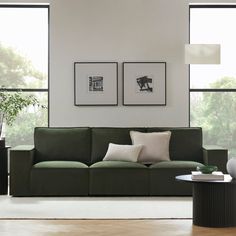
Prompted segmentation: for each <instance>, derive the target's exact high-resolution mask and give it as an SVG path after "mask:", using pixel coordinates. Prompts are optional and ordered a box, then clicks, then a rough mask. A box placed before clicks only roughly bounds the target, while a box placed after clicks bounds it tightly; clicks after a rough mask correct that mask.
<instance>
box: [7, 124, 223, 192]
mask: <svg viewBox="0 0 236 236" xmlns="http://www.w3.org/2000/svg"><path fill="white" fill-rule="evenodd" d="M131 130H135V131H140V132H162V131H166V130H170V131H171V139H170V148H169V151H170V158H171V161H162V162H158V163H155V164H152V165H144V164H140V163H134V162H124V161H102V160H103V158H104V156H105V154H106V152H107V148H108V145H109V143H115V144H131V139H130V134H129V132H130V131H131ZM226 162H227V150H225V149H220V148H218V147H207V148H206V147H202V129H201V128H157V127H156V128H131V127H130V128H112V127H110V128H100V127H99V128H98V127H96V128H89V127H78V128H41V127H38V128H35V132H34V146H17V147H15V148H12V149H11V151H10V195H12V196H181V195H182V196H183V195H191V185H189V184H186V183H181V182H178V181H175V176H176V175H181V174H189V173H190V172H191V171H192V170H195V169H196V167H197V166H200V165H202V164H214V165H217V166H218V168H219V169H220V170H222V171H223V172H225V166H226Z"/></svg>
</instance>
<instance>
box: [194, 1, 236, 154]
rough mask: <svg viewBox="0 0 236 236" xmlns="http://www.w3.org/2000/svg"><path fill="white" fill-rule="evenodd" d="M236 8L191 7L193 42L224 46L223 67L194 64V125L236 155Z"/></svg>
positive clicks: (207, 139) (208, 142) (210, 142)
mask: <svg viewBox="0 0 236 236" xmlns="http://www.w3.org/2000/svg"><path fill="white" fill-rule="evenodd" d="M235 24H236V6H234V5H224V6H223V5H222V6H221V5H192V6H190V43H206V44H207V43H209V44H211V43H213V44H214V43H215V44H221V64H220V65H190V126H200V127H202V128H203V140H204V144H205V145H220V146H223V147H226V148H228V150H229V156H230V157H232V156H236V65H235V55H236V44H235V42H236V31H235Z"/></svg>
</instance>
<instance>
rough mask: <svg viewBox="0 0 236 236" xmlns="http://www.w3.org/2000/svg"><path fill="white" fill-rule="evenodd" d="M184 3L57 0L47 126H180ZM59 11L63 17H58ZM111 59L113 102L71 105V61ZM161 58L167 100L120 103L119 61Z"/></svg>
mask: <svg viewBox="0 0 236 236" xmlns="http://www.w3.org/2000/svg"><path fill="white" fill-rule="evenodd" d="M187 12H188V7H187V4H186V3H185V1H180V0H119V1H117V0H66V1H65V0H57V1H55V2H53V3H52V8H51V57H52V58H51V87H50V94H51V97H50V101H51V103H50V110H51V113H50V117H51V125H52V126H186V125H188V82H187V77H188V75H187V70H186V68H187V67H186V66H185V65H184V63H183V47H184V43H186V42H187V41H188V14H187ZM62 16H63V17H62ZM75 61H117V62H119V63H120V65H119V106H117V107H96V106H94V107H76V106H74V105H73V104H74V100H73V99H74V94H73V86H74V84H73V62H75ZM123 61H166V62H167V106H166V107H158V106H153V107H150V106H146V107H144V106H140V107H132V106H122V80H121V75H122V71H121V62H123Z"/></svg>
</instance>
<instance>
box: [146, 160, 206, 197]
mask: <svg viewBox="0 0 236 236" xmlns="http://www.w3.org/2000/svg"><path fill="white" fill-rule="evenodd" d="M202 165H203V164H201V163H199V162H194V161H163V162H159V163H156V164H153V165H151V166H150V167H149V170H150V195H151V196H190V195H192V185H191V183H183V182H180V181H177V180H175V176H177V175H186V174H191V171H193V170H196V167H197V166H202Z"/></svg>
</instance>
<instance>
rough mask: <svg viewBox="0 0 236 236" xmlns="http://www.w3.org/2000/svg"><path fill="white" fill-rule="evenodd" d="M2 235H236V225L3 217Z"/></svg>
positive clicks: (1, 223) (0, 230)
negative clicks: (10, 218) (235, 226)
mask: <svg viewBox="0 0 236 236" xmlns="http://www.w3.org/2000/svg"><path fill="white" fill-rule="evenodd" d="M0 235H1V236H6V235H7V236H8V235H9V236H21V235H22V236H29V235H33V236H45V235H47V236H50V235H53V236H58V235H63V236H64V235H65V236H66V235H68V236H74V235H76V236H77V235H81V236H87V235H89V236H90V235H91V236H235V235H236V228H220V229H219V228H204V227H197V226H193V225H192V221H191V220H0Z"/></svg>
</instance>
